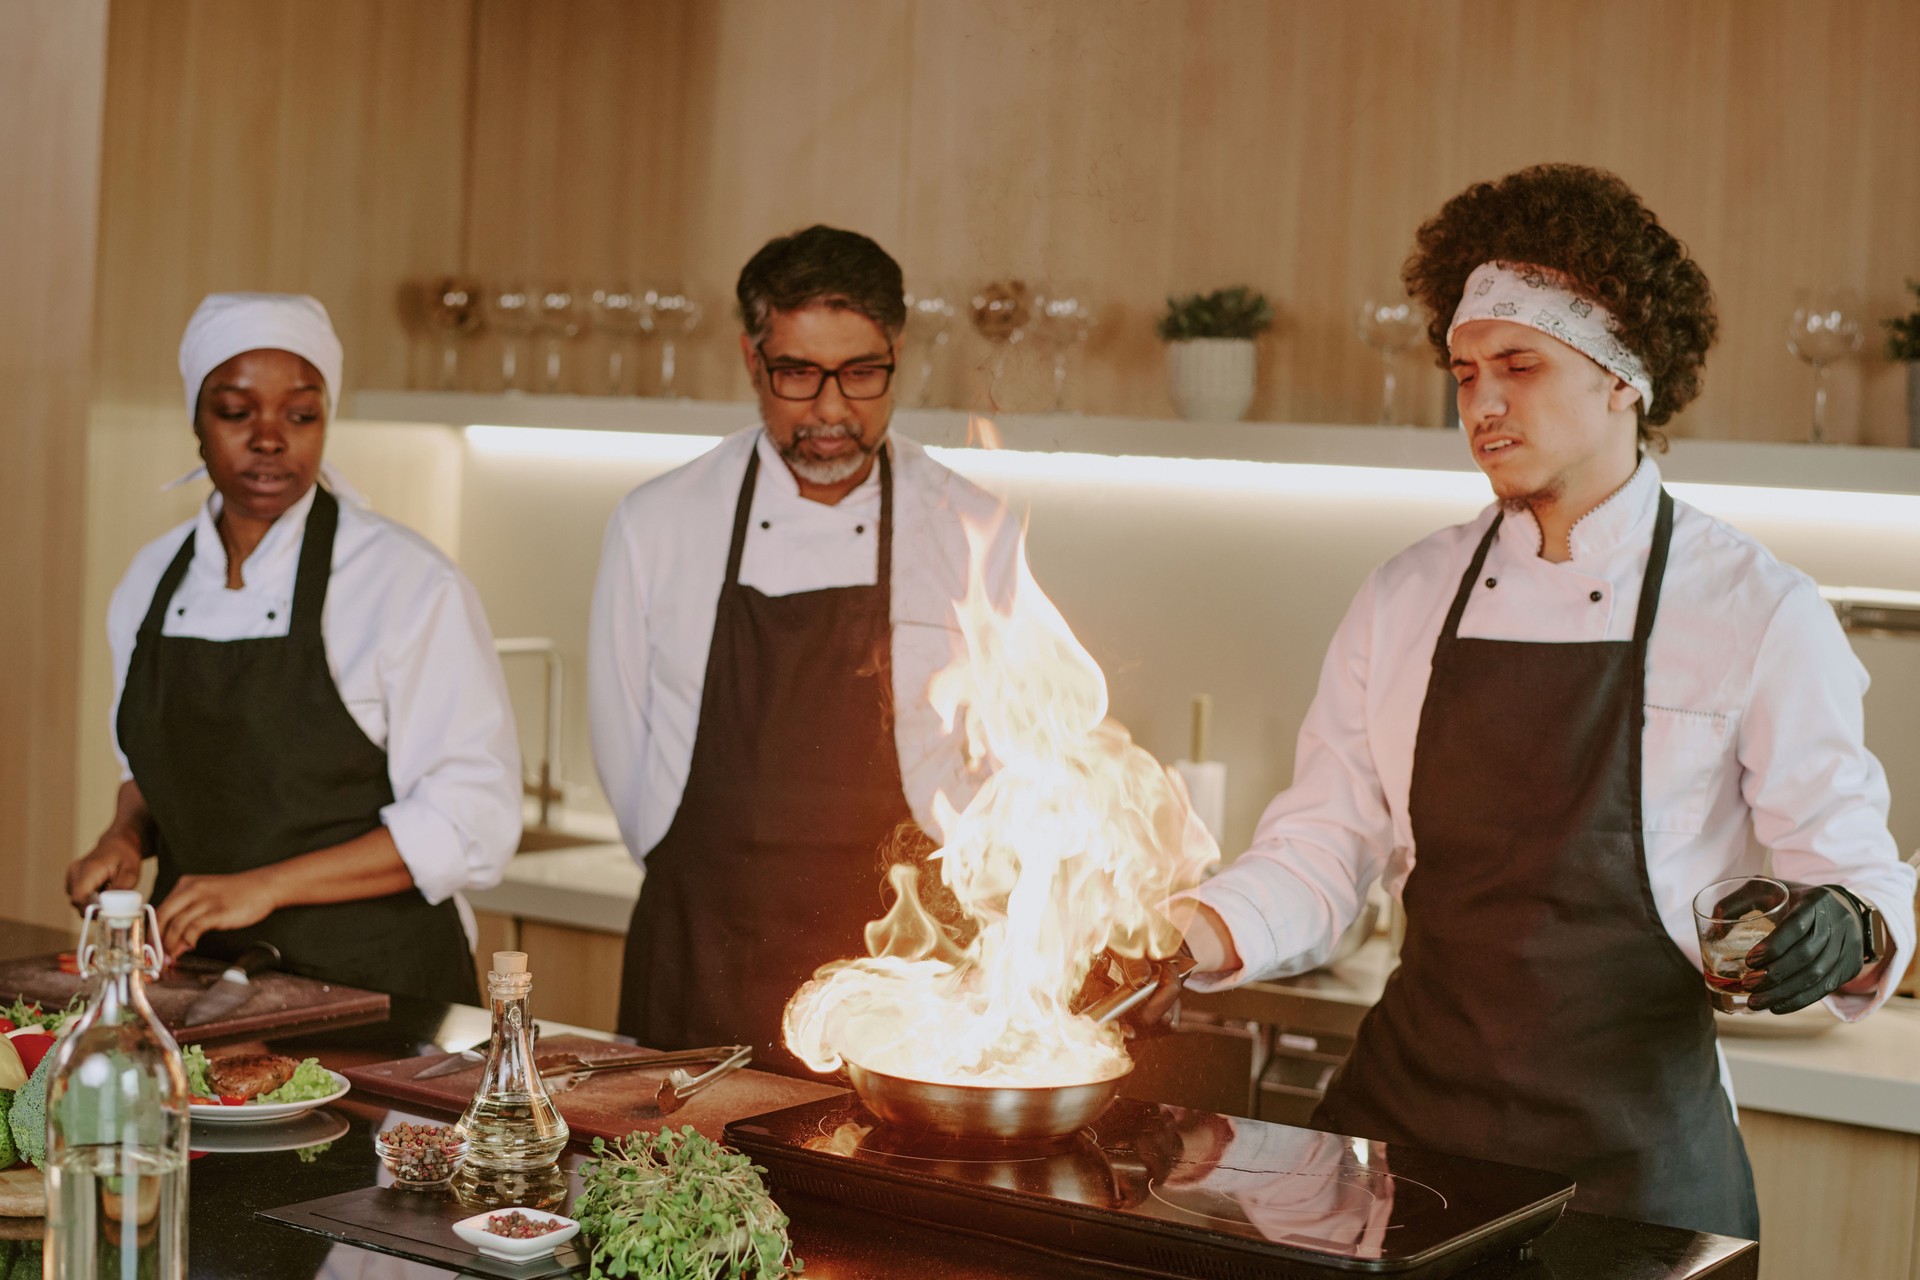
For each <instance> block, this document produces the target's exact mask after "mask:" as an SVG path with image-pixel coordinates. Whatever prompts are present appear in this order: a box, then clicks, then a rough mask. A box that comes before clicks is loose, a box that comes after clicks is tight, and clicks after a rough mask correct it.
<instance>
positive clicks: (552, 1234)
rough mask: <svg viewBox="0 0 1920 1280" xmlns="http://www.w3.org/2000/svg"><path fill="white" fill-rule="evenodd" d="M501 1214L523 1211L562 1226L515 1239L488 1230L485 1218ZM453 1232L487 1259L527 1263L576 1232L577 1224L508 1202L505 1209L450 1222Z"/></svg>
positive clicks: (549, 1251) (529, 1215)
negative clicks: (538, 1234)
mask: <svg viewBox="0 0 1920 1280" xmlns="http://www.w3.org/2000/svg"><path fill="white" fill-rule="evenodd" d="M502 1213H524V1214H526V1215H527V1216H528V1217H529V1218H538V1219H541V1220H543V1221H546V1222H558V1223H560V1224H561V1226H560V1229H559V1230H558V1231H549V1232H547V1234H545V1235H543V1236H534V1237H533V1238H532V1239H530V1240H515V1239H512V1238H511V1237H508V1236H497V1235H495V1234H493V1232H491V1231H489V1230H487V1219H488V1218H491V1217H493V1216H494V1215H495V1214H502ZM453 1234H455V1235H457V1236H459V1237H460V1238H461V1239H462V1240H465V1241H466V1242H467V1243H468V1244H470V1245H472V1246H473V1247H474V1248H476V1249H478V1250H479V1251H480V1252H482V1253H484V1254H486V1255H487V1256H488V1257H489V1258H500V1259H503V1260H505V1261H507V1262H527V1261H529V1260H531V1259H534V1258H544V1257H546V1256H547V1255H548V1254H550V1253H552V1252H553V1251H554V1250H555V1249H558V1248H559V1247H560V1246H561V1245H563V1244H565V1243H566V1242H567V1241H569V1240H571V1239H573V1238H574V1237H575V1236H577V1235H579V1234H580V1224H579V1223H577V1222H575V1221H574V1220H573V1219H572V1218H569V1217H567V1216H566V1215H565V1214H563V1213H548V1212H547V1211H546V1210H545V1209H528V1208H524V1207H522V1206H520V1205H512V1204H510V1205H508V1206H506V1207H505V1208H504V1209H489V1210H487V1211H486V1212H485V1213H476V1214H474V1215H473V1216H472V1217H471V1218H462V1219H461V1220H460V1221H458V1222H456V1223H454V1224H453Z"/></svg>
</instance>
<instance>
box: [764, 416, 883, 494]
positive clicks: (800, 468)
mask: <svg viewBox="0 0 1920 1280" xmlns="http://www.w3.org/2000/svg"><path fill="white" fill-rule="evenodd" d="M843 439H851V440H853V441H854V442H855V444H856V445H858V446H859V447H858V448H856V449H855V450H854V451H853V452H852V453H850V454H848V455H847V456H846V457H844V458H829V459H827V460H825V461H820V460H817V459H814V458H809V457H807V456H806V455H805V454H803V453H801V452H800V445H801V442H802V441H806V440H843ZM879 447H880V444H879V442H878V441H875V442H874V443H873V444H870V445H869V444H862V443H860V440H859V435H858V433H857V432H856V431H855V430H854V428H852V427H847V426H839V427H801V428H799V429H798V430H796V431H795V432H794V433H793V439H792V440H790V441H789V442H788V443H787V447H786V448H784V449H782V450H781V451H780V456H781V457H782V458H783V459H785V460H786V464H787V466H788V467H790V468H792V470H793V474H795V475H797V476H799V477H800V478H801V479H802V480H805V481H806V482H807V483H808V484H839V483H840V482H841V481H843V480H850V479H852V478H853V477H854V476H856V475H858V474H859V473H860V469H861V468H862V467H864V466H866V465H867V463H868V461H869V460H870V459H872V457H873V454H874V450H876V449H878V448H879Z"/></svg>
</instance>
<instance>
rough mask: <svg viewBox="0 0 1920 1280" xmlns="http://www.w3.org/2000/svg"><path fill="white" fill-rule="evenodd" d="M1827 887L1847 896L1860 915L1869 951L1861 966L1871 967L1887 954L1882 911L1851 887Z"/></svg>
mask: <svg viewBox="0 0 1920 1280" xmlns="http://www.w3.org/2000/svg"><path fill="white" fill-rule="evenodd" d="M1827 887H1828V888H1829V889H1832V890H1833V891H1834V892H1835V893H1837V894H1839V895H1840V896H1841V897H1842V898H1845V899H1846V900H1847V902H1848V903H1849V904H1850V905H1851V906H1852V907H1853V909H1854V912H1855V913H1856V914H1857V915H1858V916H1859V917H1860V933H1861V945H1863V946H1864V947H1865V948H1866V953H1867V954H1866V959H1865V962H1864V963H1863V964H1862V965H1861V968H1863V969H1871V968H1872V967H1873V966H1874V963H1875V962H1876V961H1878V960H1879V959H1880V957H1881V956H1883V955H1885V954H1886V950H1887V947H1886V927H1887V926H1886V924H1885V923H1884V922H1883V921H1882V920H1881V919H1880V913H1879V912H1878V911H1875V910H1874V909H1873V908H1872V907H1871V906H1869V905H1867V903H1865V902H1863V901H1862V900H1861V899H1860V897H1859V895H1858V894H1856V893H1854V892H1853V891H1852V890H1851V889H1846V888H1842V887H1841V886H1840V885H1837V884H1834V885H1828V886H1827Z"/></svg>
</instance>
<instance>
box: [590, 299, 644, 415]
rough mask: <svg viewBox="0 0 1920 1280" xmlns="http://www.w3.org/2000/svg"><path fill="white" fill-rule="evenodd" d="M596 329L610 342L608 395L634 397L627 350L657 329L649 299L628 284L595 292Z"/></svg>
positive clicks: (594, 319)
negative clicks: (628, 376)
mask: <svg viewBox="0 0 1920 1280" xmlns="http://www.w3.org/2000/svg"><path fill="white" fill-rule="evenodd" d="M590 314H591V315H592V317H593V327H594V328H595V329H597V330H599V331H600V332H601V333H602V334H604V335H605V336H606V339H607V387H606V390H607V394H608V395H610V396H623V395H632V394H634V392H632V391H629V390H628V388H627V349H628V348H629V347H630V346H632V345H633V343H634V340H635V339H637V338H638V337H639V336H640V335H641V334H643V333H645V332H647V331H648V330H650V329H652V328H653V313H652V312H651V311H650V310H648V308H647V300H646V299H645V298H644V297H643V296H641V295H640V294H638V293H635V292H634V291H633V290H631V289H629V288H627V286H626V285H624V284H616V285H610V286H608V287H607V288H604V289H595V290H594V291H593V299H592V309H591V313H590Z"/></svg>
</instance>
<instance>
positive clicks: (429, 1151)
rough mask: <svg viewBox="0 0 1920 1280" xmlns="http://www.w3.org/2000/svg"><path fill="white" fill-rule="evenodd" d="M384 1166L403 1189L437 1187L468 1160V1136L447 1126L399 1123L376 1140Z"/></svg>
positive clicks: (374, 1141)
mask: <svg viewBox="0 0 1920 1280" xmlns="http://www.w3.org/2000/svg"><path fill="white" fill-rule="evenodd" d="M373 1149H374V1150H375V1151H376V1152H378V1153H379V1155H380V1163H381V1164H383V1165H385V1166H386V1167H387V1172H388V1173H391V1174H392V1175H393V1181H394V1183H395V1184H396V1185H398V1186H402V1187H437V1186H441V1185H444V1184H445V1183H446V1181H447V1179H449V1178H451V1177H453V1175H454V1174H455V1173H456V1172H457V1171H458V1170H459V1168H460V1166H461V1164H462V1163H464V1162H465V1160H466V1158H467V1136H466V1135H465V1134H463V1133H461V1132H460V1130H458V1129H456V1128H454V1127H453V1126H452V1125H446V1124H413V1123H411V1122H409V1123H404V1124H396V1125H394V1126H393V1127H392V1128H388V1129H382V1130H381V1131H380V1132H379V1133H377V1134H375V1135H374V1137H373Z"/></svg>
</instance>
